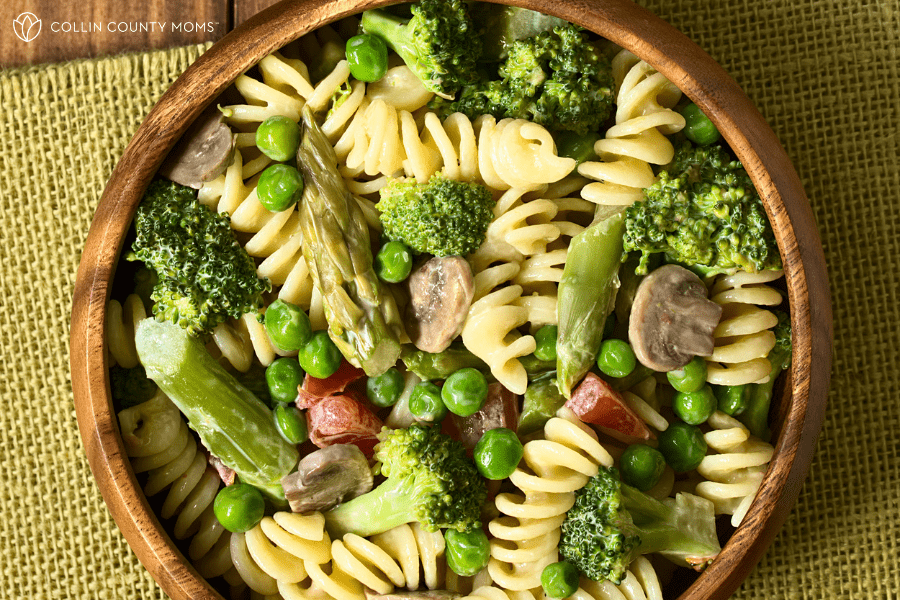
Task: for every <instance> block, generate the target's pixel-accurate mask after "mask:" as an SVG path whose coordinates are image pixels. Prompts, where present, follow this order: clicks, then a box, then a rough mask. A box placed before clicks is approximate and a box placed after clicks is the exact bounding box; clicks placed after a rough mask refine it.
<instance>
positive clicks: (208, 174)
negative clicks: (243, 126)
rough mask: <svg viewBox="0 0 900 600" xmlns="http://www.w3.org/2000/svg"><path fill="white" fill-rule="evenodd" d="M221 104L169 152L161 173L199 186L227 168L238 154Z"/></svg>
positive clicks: (160, 169) (209, 111) (212, 108)
mask: <svg viewBox="0 0 900 600" xmlns="http://www.w3.org/2000/svg"><path fill="white" fill-rule="evenodd" d="M223 118H224V117H223V115H222V113H221V111H219V109H218V107H216V106H210V107H209V108H207V109H206V110H205V111H203V112H202V113H201V114H200V116H199V117H197V120H196V121H194V123H193V124H192V125H191V126H190V128H188V130H187V132H186V133H185V134H184V136H183V137H182V138H181V141H179V142H178V144H177V145H176V146H175V147H174V148H173V149H172V151H171V152H169V155H168V156H167V157H166V160H165V161H164V162H163V164H162V166H161V167H160V168H159V173H160V175H162V176H163V177H167V178H169V179H171V180H172V181H174V182H175V183H180V184H181V185H186V186H189V187H192V188H195V189H200V187H201V186H202V185H203V184H204V183H206V182H207V181H212V180H213V179H215V178H216V177H218V176H219V175H221V174H222V173H224V172H225V169H227V168H228V165H230V164H231V161H232V159H233V157H234V140H235V136H234V133H232V131H231V128H230V127H229V126H228V125H226V124H225V123H224V122H223Z"/></svg>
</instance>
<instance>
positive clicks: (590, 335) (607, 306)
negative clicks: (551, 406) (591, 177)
mask: <svg viewBox="0 0 900 600" xmlns="http://www.w3.org/2000/svg"><path fill="white" fill-rule="evenodd" d="M624 233H625V212H624V210H621V211H619V212H615V213H613V214H611V215H609V216H607V217H605V218H602V219H600V220H599V221H597V222H595V223H594V224H593V225H591V226H590V227H588V228H587V229H585V230H584V231H582V232H581V233H579V234H578V235H577V236H575V237H574V238H573V239H572V242H571V244H569V253H568V255H567V256H566V266H565V268H564V269H563V276H562V280H561V281H560V282H559V293H558V298H559V300H558V304H557V313H558V316H559V325H558V326H559V338H558V340H557V347H556V352H557V359H556V371H557V382H558V385H559V390H560V391H561V392H562V393H563V395H564V396H566V397H567V398H569V397H571V395H572V387H573V386H574V385H575V384H576V383H578V382H579V381H580V380H581V378H582V377H583V376H584V374H585V373H587V372H588V370H589V369H590V368H591V366H592V365H593V364H594V361H595V360H596V358H597V351H598V350H599V348H600V342H601V341H602V338H603V326H604V324H605V323H606V317H607V316H609V313H610V312H611V310H612V303H613V301H614V300H615V293H616V290H617V289H618V287H619V279H618V273H619V265H621V264H622V252H623V245H622V236H623V234H624Z"/></svg>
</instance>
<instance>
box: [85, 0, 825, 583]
mask: <svg viewBox="0 0 900 600" xmlns="http://www.w3.org/2000/svg"><path fill="white" fill-rule="evenodd" d="M516 3H517V4H521V5H523V6H526V7H528V8H533V9H536V10H543V11H544V12H547V13H550V14H553V15H556V16H559V17H562V18H565V19H568V20H570V21H573V22H577V23H580V24H581V25H584V26H586V27H587V28H589V29H591V30H593V31H595V32H597V33H599V34H600V35H603V36H605V37H607V38H608V39H610V40H612V41H613V42H615V43H617V44H619V45H620V46H623V47H625V48H628V49H630V50H632V51H633V52H634V53H635V54H637V55H638V56H639V57H641V58H643V59H645V60H647V61H648V62H649V63H651V64H652V65H653V66H655V67H656V68H657V69H658V70H659V71H660V72H661V73H663V74H664V75H665V76H667V77H668V78H669V79H670V80H671V81H673V82H675V83H676V84H677V85H678V86H679V87H680V88H681V89H682V90H684V91H685V92H686V93H687V95H688V96H690V97H691V98H692V99H693V100H694V101H696V102H697V103H698V104H699V105H700V106H701V107H702V108H703V109H704V111H705V112H706V113H707V114H709V115H710V116H711V117H712V119H713V121H714V122H715V123H716V125H717V126H718V128H719V130H720V131H722V133H723V134H724V136H725V138H726V140H727V141H728V143H729V144H730V145H731V146H732V148H734V150H735V152H736V153H737V154H738V156H739V158H740V159H741V160H742V162H743V163H744V165H745V166H746V167H747V170H748V172H749V173H750V175H751V177H752V178H753V180H754V183H755V184H756V187H757V189H758V190H759V191H760V193H761V195H762V197H763V199H764V202H765V204H766V209H767V211H768V212H769V216H770V218H771V220H772V223H773V226H774V228H775V232H776V238H777V240H778V243H779V246H780V249H781V251H782V255H783V257H784V259H785V261H784V262H785V275H786V283H787V287H788V294H789V299H790V304H791V318H792V325H793V334H794V349H795V350H794V361H793V364H792V367H791V373H790V380H789V382H788V385H786V386H785V388H786V389H785V391H784V393H783V394H782V395H781V396H780V397H778V398H777V399H776V403H777V405H776V407H775V411H776V414H783V415H786V420H785V421H784V423H783V424H782V425H781V427H780V429H778V438H777V443H776V452H775V456H774V457H773V459H772V462H771V465H770V468H769V472H768V474H767V477H766V479H765V480H764V482H763V485H762V487H761V489H760V491H759V494H758V495H757V498H756V501H755V502H754V504H753V506H752V507H751V509H750V511H749V513H748V514H747V516H746V518H745V520H744V523H743V524H742V525H741V526H740V527H739V528H738V529H737V531H736V532H735V533H734V535H733V536H732V537H731V539H730V540H729V541H728V543H727V544H726V545H725V547H724V548H723V550H722V552H721V554H720V555H719V557H718V558H717V559H716V561H714V562H713V564H712V565H711V566H710V567H709V568H708V569H707V570H706V572H704V573H703V574H702V575H701V576H700V577H699V578H697V580H696V581H695V582H694V583H693V584H692V585H691V586H690V587H689V588H688V589H687V591H686V592H685V593H684V594H683V595H682V596H680V600H701V599H703V600H725V599H726V598H728V597H729V596H730V595H731V594H732V593H733V592H734V590H735V589H736V588H737V586H738V585H739V584H740V582H741V581H742V580H743V579H744V578H745V577H746V575H747V574H748V573H749V571H750V570H751V569H752V568H753V566H754V565H755V564H756V563H757V562H758V561H759V559H760V558H761V556H762V554H763V552H764V551H765V549H766V547H767V546H768V545H769V544H770V543H771V541H772V539H773V538H774V536H775V534H776V533H777V532H778V530H779V529H780V527H781V525H782V524H783V523H784V520H785V519H786V518H787V516H788V514H789V512H790V510H791V508H792V507H793V505H794V503H795V502H796V499H797V495H798V494H799V490H800V487H801V484H802V482H803V479H804V478H805V477H806V474H807V471H808V469H809V465H810V462H811V460H812V454H813V451H814V449H815V443H816V438H817V436H818V434H819V431H820V430H821V427H822V420H823V418H824V409H825V401H826V393H827V390H828V385H829V379H830V373H831V348H832V337H833V334H832V322H831V301H830V296H829V289H828V281H827V275H826V270H825V261H824V255H823V252H822V246H821V242H820V240H819V236H818V232H817V230H816V227H815V223H814V221H813V218H812V211H811V208H810V206H809V202H808V201H807V199H806V196H805V194H804V192H803V189H802V186H801V184H800V180H799V178H798V176H797V173H796V172H795V171H794V168H793V166H792V165H791V163H790V161H789V159H788V157H787V155H786V153H785V152H784V150H783V149H782V147H781V145H780V144H779V142H778V140H777V139H776V137H775V135H774V133H773V132H772V130H771V129H770V128H769V126H768V125H767V124H766V123H765V121H764V119H763V118H762V116H761V115H760V114H759V112H758V111H757V110H756V109H755V107H754V106H753V105H752V103H751V102H750V100H749V99H748V98H747V97H746V96H745V95H744V93H743V92H742V91H741V90H740V88H739V87H738V86H737V84H736V83H735V82H734V81H733V80H732V79H731V78H730V77H729V76H728V75H727V74H726V73H725V71H724V70H723V69H722V68H721V67H719V66H718V65H717V64H716V63H715V62H714V61H713V60H712V59H711V58H710V57H709V56H708V55H707V54H706V53H704V52H703V51H702V50H701V49H700V48H699V47H698V46H696V45H695V44H693V43H692V42H691V41H690V40H688V38H686V37H685V36H684V35H682V34H681V33H679V32H678V31H676V30H675V29H673V28H672V27H670V26H669V25H667V24H666V23H664V22H663V21H661V20H660V19H658V18H657V17H655V16H654V15H652V14H651V13H649V12H648V11H646V10H644V9H643V8H640V7H638V6H636V5H634V4H632V3H631V2H629V1H628V0H603V1H602V2H601V1H588V0H579V1H573V2H565V3H563V2H552V1H550V0H521V2H516ZM381 4H385V2H383V1H378V0H363V1H361V2H352V1H349V0H286V1H285V2H283V3H281V4H279V5H277V6H276V7H272V8H269V9H267V10H265V11H264V12H262V13H260V14H257V15H255V16H253V17H250V18H249V19H248V20H247V21H246V22H245V23H244V24H243V25H241V26H240V27H239V28H238V29H236V30H235V31H234V32H232V33H230V34H228V35H227V36H226V37H225V38H224V39H223V40H222V41H221V42H220V43H219V44H217V45H216V46H215V47H213V48H212V49H211V50H210V51H208V52H207V53H205V54H204V55H203V56H202V57H201V58H200V59H199V60H198V61H197V62H196V63H194V65H193V66H192V67H191V68H190V69H188V71H186V72H185V73H184V75H183V76H182V77H180V78H179V79H178V80H177V81H176V82H175V84H174V85H173V86H172V88H171V89H170V90H169V91H168V92H166V94H165V95H164V96H163V98H162V99H161V100H160V102H159V103H158V104H157V106H156V107H155V108H154V109H153V111H152V112H151V113H150V115H149V116H148V117H147V119H146V120H145V122H144V123H143V125H141V127H140V129H139V130H138V132H137V134H136V135H135V137H134V139H133V140H132V142H131V143H130V144H129V146H128V148H127V149H126V150H125V153H124V155H123V157H122V159H121V161H120V162H119V164H118V165H117V166H116V169H115V171H114V172H113V175H112V177H111V178H110V181H109V183H108V185H107V187H106V190H105V191H104V194H103V197H102V199H101V202H100V205H99V207H98V210H97V215H96V216H95V218H94V221H93V223H92V225H91V230H90V233H89V235H88V239H87V243H86V247H85V251H84V254H83V257H82V261H81V265H80V267H79V271H78V278H77V283H76V290H75V299H74V303H73V311H72V329H71V332H72V333H71V348H72V354H71V367H72V380H73V385H74V390H75V400H76V411H77V416H78V423H79V427H80V429H81V434H82V438H83V439H84V443H85V448H86V450H87V455H88V459H89V462H90V465H91V469H92V470H93V472H94V476H95V477H96V479H97V481H98V484H99V487H100V490H101V492H102V493H103V496H104V499H105V500H106V502H107V505H108V506H109V509H110V512H111V513H112V515H113V517H114V518H115V519H116V522H117V523H118V524H119V527H120V528H121V529H122V531H123V532H124V534H125V536H126V538H127V539H128V541H129V543H130V544H131V546H132V548H133V549H134V550H135V552H136V553H137V555H138V557H139V558H140V560H141V561H142V562H143V564H144V565H145V566H146V567H147V568H148V569H149V570H150V572H151V574H153V576H154V577H155V578H156V579H157V581H159V582H160V585H162V587H163V589H165V591H166V592H167V593H168V594H169V595H170V596H171V597H172V598H175V599H176V600H186V599H188V598H192V599H195V600H196V599H215V600H221V596H219V595H218V594H216V593H215V592H214V591H213V590H212V589H211V588H210V587H209V585H208V584H207V583H206V582H205V581H203V580H202V579H200V578H199V577H198V576H197V574H196V572H195V571H194V570H193V568H192V567H190V566H189V564H188V563H187V561H185V559H184V557H183V556H182V555H181V554H180V552H179V551H178V550H177V549H176V548H175V546H174V545H173V544H172V542H171V540H170V539H169V538H168V536H167V535H166V533H165V532H164V531H163V530H162V529H161V528H160V527H159V523H158V521H157V519H156V517H155V516H154V515H153V513H152V512H151V511H150V510H149V509H148V507H147V503H146V500H145V499H144V496H143V493H142V492H141V490H140V489H139V488H138V486H137V484H136V481H135V478H134V475H133V474H132V472H131V468H130V466H129V463H128V460H127V458H126V457H125V452H124V449H123V446H122V440H121V437H120V436H119V433H118V427H117V425H116V419H115V415H114V414H113V412H112V404H111V399H110V394H109V384H108V378H107V367H108V365H107V364H106V355H107V349H106V345H105V340H104V335H103V331H104V325H105V324H104V320H105V308H106V303H107V301H108V299H109V287H110V286H109V283H110V280H111V278H112V276H113V275H114V270H115V264H116V261H117V258H118V254H119V251H120V246H121V244H122V240H123V238H124V235H125V231H126V228H127V226H128V223H129V220H130V218H131V216H132V215H133V213H134V210H135V208H136V207H137V204H138V202H139V200H140V197H141V194H142V193H143V190H144V188H145V187H146V185H147V183H148V182H149V181H150V179H151V177H152V176H153V174H154V172H155V171H156V169H157V167H158V165H159V163H160V162H161V160H162V157H163V156H164V155H165V154H166V153H167V152H168V150H169V149H171V148H172V146H173V145H174V144H175V142H176V140H177V139H178V137H179V136H180V135H181V134H182V133H183V132H184V130H185V129H186V128H187V127H188V125H189V124H190V122H191V120H192V119H193V118H194V117H195V116H196V115H197V114H198V113H199V112H200V111H201V110H202V109H203V108H204V106H205V105H206V104H208V103H209V102H210V101H211V100H212V99H213V98H215V96H217V95H218V94H219V93H220V92H221V91H222V90H223V89H224V88H225V87H226V86H227V85H228V84H229V83H230V82H231V81H232V80H233V79H234V78H235V77H236V76H237V75H238V74H240V73H241V72H243V71H244V70H246V69H247V68H248V67H249V66H250V65H252V64H253V63H255V62H256V61H258V60H259V59H260V58H262V57H263V56H265V55H266V54H268V53H269V52H271V51H272V50H273V49H275V48H278V47H280V46H281V45H283V44H285V43H287V42H288V41H290V40H292V39H295V38H296V37H299V36H300V35H302V34H303V33H305V32H307V31H309V30H311V29H313V28H315V27H318V26H320V25H322V24H325V23H327V22H330V21H332V20H335V19H337V18H340V17H343V16H345V15H347V14H350V13H352V12H356V11H358V10H360V9H362V8H367V7H371V6H376V5H381Z"/></svg>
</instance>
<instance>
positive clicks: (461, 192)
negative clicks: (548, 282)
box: [375, 173, 494, 256]
mask: <svg viewBox="0 0 900 600" xmlns="http://www.w3.org/2000/svg"><path fill="white" fill-rule="evenodd" d="M380 194H381V200H380V201H379V202H378V204H377V205H376V206H375V208H377V209H378V210H379V211H380V212H381V224H382V225H383V226H384V234H385V236H387V238H388V239H390V240H392V241H400V242H403V243H404V244H406V245H407V246H409V247H410V248H412V249H413V251H415V252H417V253H423V252H427V253H429V254H434V255H435V256H449V255H459V256H465V255H466V254H469V253H471V252H474V251H475V250H477V249H478V247H479V246H480V245H481V243H482V242H483V241H484V235H485V232H486V231H487V227H488V225H489V224H490V222H491V220H492V219H493V218H494V213H493V210H492V209H493V206H494V200H493V198H492V197H491V192H490V190H488V189H487V188H486V187H484V186H483V185H481V184H478V183H472V182H464V181H454V180H452V179H447V178H446V177H444V176H443V175H441V174H440V173H437V174H435V175H433V176H432V177H431V179H429V180H428V182H427V183H424V184H419V183H417V182H416V180H415V179H411V178H400V179H392V180H391V181H390V182H388V184H387V185H385V186H384V187H383V188H381V192H380Z"/></svg>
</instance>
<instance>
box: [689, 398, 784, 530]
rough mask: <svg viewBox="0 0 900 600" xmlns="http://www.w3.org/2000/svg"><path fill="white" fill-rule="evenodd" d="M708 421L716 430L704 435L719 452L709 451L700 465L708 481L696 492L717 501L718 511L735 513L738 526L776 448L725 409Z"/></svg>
mask: <svg viewBox="0 0 900 600" xmlns="http://www.w3.org/2000/svg"><path fill="white" fill-rule="evenodd" d="M708 423H709V426H710V427H711V428H712V431H710V432H708V433H706V434H705V435H704V437H705V438H706V443H707V445H708V446H709V448H710V449H712V450H715V452H716V454H707V455H706V456H705V457H704V458H703V460H702V461H701V462H700V466H699V467H697V471H698V472H699V473H700V475H702V476H703V477H704V478H705V479H706V481H701V482H700V483H698V484H697V486H696V488H695V489H696V493H697V495H698V496H702V497H704V498H706V499H707V500H710V501H711V502H712V503H713V505H714V506H715V511H716V514H727V515H732V518H731V524H732V525H733V526H735V527H737V526H738V525H740V524H741V521H743V519H744V516H745V515H746V514H747V511H748V510H749V508H750V504H751V503H752V502H753V498H754V497H755V496H756V492H757V491H758V490H759V486H760V485H761V484H762V480H763V477H764V476H765V473H766V470H767V469H768V468H769V462H770V461H771V460H772V455H773V454H774V453H775V448H773V447H772V445H771V444H769V443H766V442H764V441H762V440H760V439H757V438H755V437H754V436H752V435H751V434H750V432H749V430H748V429H747V428H746V427H745V426H744V425H743V424H742V423H741V422H740V421H738V420H737V419H734V418H732V417H729V416H728V415H726V414H725V413H723V412H720V411H716V412H715V413H713V415H712V416H711V417H710V418H709V421H708Z"/></svg>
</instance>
